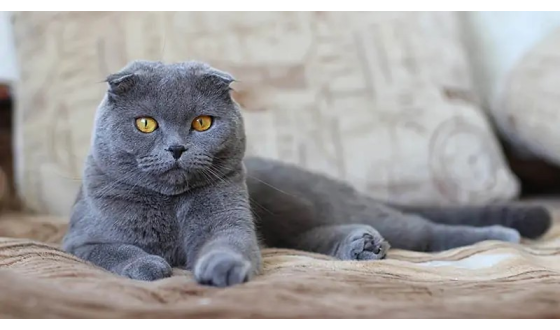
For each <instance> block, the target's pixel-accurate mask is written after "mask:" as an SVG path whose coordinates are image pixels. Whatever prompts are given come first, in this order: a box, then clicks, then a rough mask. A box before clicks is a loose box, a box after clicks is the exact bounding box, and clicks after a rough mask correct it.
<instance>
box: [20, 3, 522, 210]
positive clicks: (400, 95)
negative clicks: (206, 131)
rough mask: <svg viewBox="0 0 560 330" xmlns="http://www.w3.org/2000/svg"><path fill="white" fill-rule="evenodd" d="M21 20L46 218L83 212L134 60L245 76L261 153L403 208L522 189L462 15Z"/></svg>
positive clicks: (241, 87) (29, 115)
mask: <svg viewBox="0 0 560 330" xmlns="http://www.w3.org/2000/svg"><path fill="white" fill-rule="evenodd" d="M14 22H15V25H14V32H15V34H16V42H17V50H18V62H19V65H20V70H21V80H20V83H19V85H18V88H17V92H18V93H17V103H16V104H17V114H16V115H17V118H16V130H17V135H16V136H17V138H18V141H17V143H18V147H19V148H18V150H17V154H16V158H17V161H18V167H17V170H18V172H19V173H18V180H17V181H18V188H19V193H20V194H19V195H20V196H22V198H23V201H24V203H25V206H26V207H27V208H28V209H31V210H33V211H36V212H40V213H43V214H44V213H48V214H58V215H66V214H68V212H69V209H70V206H71V204H72V202H73V200H74V196H75V195H76V191H77V189H78V186H79V184H80V181H79V179H80V176H81V173H82V164H83V160H84V158H85V156H86V154H87V152H88V147H89V145H90V132H91V128H92V125H93V118H94V112H95V109H96V107H97V105H98V103H99V102H100V100H101V99H102V96H103V92H104V90H105V88H106V86H105V84H103V83H102V81H103V80H104V79H105V77H106V76H107V75H108V74H109V73H111V72H115V71H116V70H119V69H120V68H121V67H122V66H123V65H125V63H127V62H128V61H130V60H133V59H151V60H162V59H163V60H165V61H183V60H186V59H199V60H203V61H206V62H209V63H210V64H212V65H214V66H216V67H218V68H220V69H223V70H227V71H230V72H232V73H233V74H234V75H235V76H236V78H237V79H238V80H239V82H238V83H235V84H234V86H233V87H234V89H235V90H236V91H237V92H236V93H234V97H235V99H236V100H237V101H239V102H240V103H241V105H242V106H243V108H244V109H246V111H245V112H244V116H245V119H246V131H247V134H248V144H249V146H248V152H249V153H250V154H259V155H262V156H266V157H271V158H277V159H282V160H284V161H288V162H291V163H297V164H300V165H302V166H304V167H307V168H310V169H313V170H315V171H318V172H322V173H327V174H330V175H332V176H335V177H337V178H342V179H345V180H347V181H349V182H351V183H352V184H354V185H355V186H356V187H358V188H359V189H361V190H364V191H367V192H369V193H371V194H373V195H375V196H376V197H379V198H383V199H389V200H391V201H393V202H398V203H403V204H435V203H442V204H463V203H469V204H472V203H486V202H488V201H495V200H505V199H509V198H512V197H514V196H516V195H517V193H518V183H517V179H516V178H515V177H514V176H513V175H512V174H511V172H510V170H509V169H508V167H507V165H506V164H505V163H504V160H503V157H502V152H501V150H500V148H499V147H498V145H497V143H496V139H495V137H494V136H493V132H492V130H491V128H490V126H489V124H488V122H487V120H486V118H485V116H484V115H483V114H482V113H481V112H482V111H481V110H480V109H479V108H478V106H477V105H476V104H475V102H474V101H473V99H474V98H473V97H472V94H473V93H472V90H473V87H472V83H471V81H470V76H471V73H470V69H469V66H468V64H467V54H466V51H465V50H464V49H463V46H462V39H461V30H460V24H459V19H458V17H457V14H456V13H450V12H396V13H386V12H384V13H375V12H367V13H366V12H364V13H356V12H354V13H348V12H288V13H285V12H273V13H262V12H259V13H250V12H248V13H243V12H240V13H215V12H212V13H195V12H179V13H173V12H157V13H156V12H145V13H140V12H128V13H112V12H97V13H93V12H91V13H90V12H88V13H83V12H81V13H80V12H70V13H68V12H66V13H58V12H49V13H30V12H23V13H17V14H16V15H15V19H14ZM443 50H445V51H443ZM356 159H359V161H356ZM53 187H56V189H57V193H56V194H52V193H51V192H52V189H53Z"/></svg>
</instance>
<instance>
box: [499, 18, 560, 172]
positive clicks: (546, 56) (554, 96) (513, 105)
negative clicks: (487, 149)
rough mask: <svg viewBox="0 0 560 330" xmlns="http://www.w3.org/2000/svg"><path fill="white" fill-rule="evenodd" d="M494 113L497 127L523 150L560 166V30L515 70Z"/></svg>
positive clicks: (529, 53)
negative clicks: (559, 106)
mask: <svg viewBox="0 0 560 330" xmlns="http://www.w3.org/2000/svg"><path fill="white" fill-rule="evenodd" d="M508 76H509V78H508V81H507V83H506V84H505V86H504V88H503V90H502V91H501V92H502V93H501V94H500V97H499V99H498V102H497V104H495V106H494V109H493V111H492V114H493V116H494V117H495V119H496V122H497V124H498V127H499V128H500V130H501V131H502V132H503V134H504V136H505V137H506V138H507V139H508V141H509V142H511V143H513V144H514V146H516V147H517V148H518V150H520V151H524V152H525V153H528V154H529V155H536V156H539V157H540V158H543V159H546V160H548V161H550V162H553V163H555V164H556V165H558V164H560V144H559V143H558V140H559V139H560V134H559V131H558V126H559V125H560V115H559V112H558V104H559V103H560V92H559V91H558V86H559V85H560V28H557V29H555V30H554V31H552V32H551V33H550V34H549V35H547V36H546V38H544V39H543V40H541V41H540V42H538V43H537V44H536V45H535V46H534V47H533V48H532V49H530V50H529V51H528V52H527V54H526V55H525V56H524V57H523V58H522V60H520V61H519V63H517V65H516V66H514V67H513V69H512V70H511V72H510V73H509V75H508Z"/></svg>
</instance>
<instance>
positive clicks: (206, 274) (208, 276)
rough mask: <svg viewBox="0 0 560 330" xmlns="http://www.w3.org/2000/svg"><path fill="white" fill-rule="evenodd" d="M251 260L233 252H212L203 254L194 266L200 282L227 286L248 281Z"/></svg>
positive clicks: (195, 274) (195, 275)
mask: <svg viewBox="0 0 560 330" xmlns="http://www.w3.org/2000/svg"><path fill="white" fill-rule="evenodd" d="M251 268H252V267H251V262H250V261H249V260H246V259H245V258H243V257H242V256H241V255H239V254H237V253H233V252H224V251H220V252H210V253H208V254H206V255H204V256H202V257H201V258H200V259H199V260H198V261H197V262H196V264H195V266H194V277H195V278H196V280H197V282H198V283H200V284H206V285H212V286H217V287H226V286H231V285H235V284H240V283H244V282H247V281H248V280H249V279H250V277H251V275H252V273H251Z"/></svg>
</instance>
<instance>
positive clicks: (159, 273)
mask: <svg viewBox="0 0 560 330" xmlns="http://www.w3.org/2000/svg"><path fill="white" fill-rule="evenodd" d="M171 273H172V268H171V266H170V265H169V264H168V263H167V261H165V260H164V259H163V258H161V257H159V256H153V255H151V256H146V257H142V258H138V259H136V260H134V261H133V262H131V263H130V264H128V265H127V266H125V267H124V268H123V270H122V274H121V275H123V276H126V277H128V278H131V279H133V280H139V281H155V280H159V279H162V278H166V277H169V276H171Z"/></svg>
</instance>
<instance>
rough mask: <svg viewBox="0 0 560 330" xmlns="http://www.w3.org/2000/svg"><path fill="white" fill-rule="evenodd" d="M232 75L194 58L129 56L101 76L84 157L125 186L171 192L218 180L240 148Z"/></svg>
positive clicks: (242, 135) (232, 164) (236, 158)
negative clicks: (168, 60)
mask: <svg viewBox="0 0 560 330" xmlns="http://www.w3.org/2000/svg"><path fill="white" fill-rule="evenodd" d="M233 81H234V79H233V77H232V76H231V75H229V74H227V73H225V72H222V71H219V70H216V69H214V68H212V67H210V66H209V65H207V64H204V63H200V62H194V61H190V62H183V63H175V64H163V63H161V62H149V61H135V62H132V63H130V64H129V65H127V66H126V67H125V68H123V69H122V70H121V71H120V72H118V73H115V74H112V75H110V76H109V77H108V78H107V83H108V90H107V93H106V95H105V98H104V99H103V101H102V103H101V105H100V106H99V109H98V112H97V115H96V119H95V127H94V132H93V134H94V135H93V146H92V157H93V159H94V161H95V163H96V165H97V166H98V167H100V168H101V169H102V170H103V171H104V172H106V173H107V174H109V175H110V176H112V177H114V179H116V180H121V181H124V182H127V183H130V184H134V185H137V186H141V187H145V188H148V189H152V190H155V191H158V192H161V193H164V194H170V195H171V194H177V193H181V192H184V191H186V190H188V189H189V188H192V187H194V186H198V185H201V184H204V183H205V182H211V181H215V180H219V179H218V178H216V177H215V176H216V175H217V174H219V173H223V172H224V171H230V170H233V169H237V168H239V167H240V166H241V160H242V158H243V155H244V153H245V133H244V127H243V121H242V117H241V113H240V110H239V108H238V106H237V104H236V103H235V102H234V101H233V100H232V98H231V96H230V84H231V83H232V82H233Z"/></svg>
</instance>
